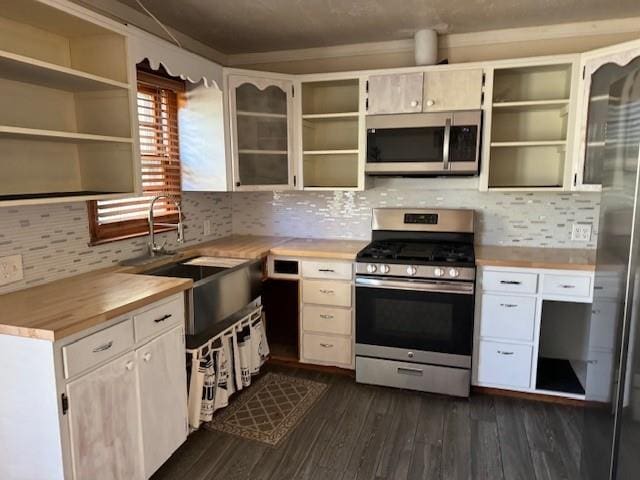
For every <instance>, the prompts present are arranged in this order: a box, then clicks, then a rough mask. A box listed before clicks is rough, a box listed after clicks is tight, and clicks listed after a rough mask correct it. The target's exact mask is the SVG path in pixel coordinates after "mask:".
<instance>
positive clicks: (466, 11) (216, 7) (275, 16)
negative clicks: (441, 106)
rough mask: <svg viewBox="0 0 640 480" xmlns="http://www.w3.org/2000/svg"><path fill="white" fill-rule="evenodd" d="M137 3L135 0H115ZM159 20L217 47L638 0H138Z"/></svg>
mask: <svg viewBox="0 0 640 480" xmlns="http://www.w3.org/2000/svg"><path fill="white" fill-rule="evenodd" d="M120 1H122V2H123V3H125V4H127V5H129V6H131V7H134V8H136V9H138V10H140V7H139V5H137V2H136V0H120ZM141 1H142V2H143V4H144V5H145V6H146V7H147V8H148V9H149V10H150V11H151V12H152V13H154V14H155V15H156V16H157V17H158V18H159V19H160V20H161V21H162V22H164V23H166V24H167V25H169V26H171V27H173V28H175V29H177V30H179V31H181V32H183V33H185V34H187V35H189V36H191V37H193V38H196V39H198V40H200V41H201V42H203V43H205V44H207V45H209V46H211V47H213V48H216V49H218V50H220V51H222V52H224V53H229V54H233V53H249V52H264V51H272V50H288V49H294V48H309V47H321V46H330V45H342V44H349V43H361V42H375V41H386V40H399V39H405V38H409V37H411V36H412V35H413V33H414V32H415V30H417V29H420V28H428V27H435V28H436V29H438V30H439V31H440V32H447V33H466V32H478V31H483V30H494V29H500V28H512V27H525V26H535V25H546V24H555V23H566V22H579V21H587V20H602V19H607V18H623V17H631V16H640V0H141Z"/></svg>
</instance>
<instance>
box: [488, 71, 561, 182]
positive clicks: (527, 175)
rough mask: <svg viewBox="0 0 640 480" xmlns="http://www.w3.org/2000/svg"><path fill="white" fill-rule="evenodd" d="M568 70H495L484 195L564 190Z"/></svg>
mask: <svg viewBox="0 0 640 480" xmlns="http://www.w3.org/2000/svg"><path fill="white" fill-rule="evenodd" d="M571 71H572V66H571V65H570V64H558V65H541V66H533V67H515V68H502V69H496V70H495V72H494V80H493V103H492V116H491V118H492V120H491V144H490V149H489V152H490V153H489V155H490V162H489V185H488V186H489V188H490V189H519V188H525V189H559V188H562V187H563V184H564V172H565V157H566V147H567V135H568V109H569V103H570V98H571V75H572V74H571Z"/></svg>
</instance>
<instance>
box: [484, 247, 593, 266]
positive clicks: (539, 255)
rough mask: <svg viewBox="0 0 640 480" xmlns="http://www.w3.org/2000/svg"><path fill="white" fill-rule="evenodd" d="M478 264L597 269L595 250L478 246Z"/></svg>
mask: <svg viewBox="0 0 640 480" xmlns="http://www.w3.org/2000/svg"><path fill="white" fill-rule="evenodd" d="M475 253H476V265H478V266H485V267H486V266H491V267H518V268H550V269H557V270H584V271H589V272H591V271H595V269H596V252H595V250H582V249H572V248H536V247H502V246H489V245H476V246H475Z"/></svg>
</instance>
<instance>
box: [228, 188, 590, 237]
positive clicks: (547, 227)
mask: <svg viewBox="0 0 640 480" xmlns="http://www.w3.org/2000/svg"><path fill="white" fill-rule="evenodd" d="M415 185H416V183H415V182H408V185H407V186H404V185H403V184H402V183H401V182H398V183H397V184H395V185H393V186H383V187H375V188H372V189H368V190H366V191H364V192H339V191H335V192H333V191H330V192H276V193H272V192H265V193H234V194H233V197H232V202H233V231H234V233H239V234H254V235H256V234H257V235H290V236H297V237H322V238H353V239H365V240H366V239H369V238H370V232H371V209H372V208H375V207H441V208H472V209H475V210H476V212H477V215H478V219H477V225H476V243H481V244H485V245H520V246H537V247H558V248H595V247H596V244H597V228H598V227H597V223H598V216H599V200H600V195H599V194H597V193H494V192H490V193H487V192H478V191H477V190H475V189H459V190H455V189H454V190H432V189H426V188H419V187H416V186H415ZM574 222H578V223H580V222H587V223H592V224H593V234H592V237H591V241H590V242H588V243H585V242H573V241H572V240H571V228H572V224H573V223H574Z"/></svg>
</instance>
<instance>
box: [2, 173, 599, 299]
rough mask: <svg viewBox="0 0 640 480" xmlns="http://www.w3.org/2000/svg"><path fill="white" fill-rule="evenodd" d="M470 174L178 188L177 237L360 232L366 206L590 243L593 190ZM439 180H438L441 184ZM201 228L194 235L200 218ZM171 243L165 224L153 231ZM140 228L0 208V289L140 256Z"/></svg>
mask: <svg viewBox="0 0 640 480" xmlns="http://www.w3.org/2000/svg"><path fill="white" fill-rule="evenodd" d="M476 185H477V184H476V183H474V182H473V181H472V180H460V181H455V180H444V179H436V180H435V181H433V180H431V181H430V180H410V179H396V180H390V181H380V180H378V181H377V182H376V183H375V184H374V185H373V187H372V188H369V189H367V190H366V191H364V192H340V191H335V192H334V191H327V192H275V193H274V192H256V193H233V194H231V193H185V194H184V200H183V206H184V212H185V224H186V238H187V245H189V244H195V243H199V242H202V241H206V240H211V239H214V238H218V237H222V236H225V235H230V234H231V233H237V234H249V235H285V236H296V237H318V238H354V239H365V240H366V239H368V238H369V237H370V230H371V209H372V208H374V207H444V208H446V207H450V208H473V209H475V210H476V211H477V214H478V220H477V226H476V231H477V233H476V242H477V243H482V244H487V245H521V246H541V247H560V248H595V247H596V243H597V231H598V225H597V222H598V215H599V199H600V196H599V194H595V193H484V192H478V191H477V186H476ZM445 187H446V188H445ZM205 220H210V221H211V235H209V236H206V237H205V235H204V231H203V227H204V221H205ZM574 222H587V223H592V224H593V235H592V238H591V241H590V242H588V243H584V242H572V241H571V225H572V224H573V223H574ZM159 236H160V241H164V239H167V240H168V245H169V246H170V247H171V248H173V247H175V246H176V245H175V233H174V232H169V233H165V234H160V235H159ZM146 241H147V239H146V237H141V238H136V239H131V240H124V241H119V242H113V243H107V244H104V245H99V246H94V247H91V246H88V242H89V229H88V224H87V212H86V205H85V204H84V203H69V204H52V205H49V206H32V207H20V208H2V209H0V257H2V256H5V255H14V254H22V256H23V265H24V277H25V278H24V280H23V281H21V282H16V283H13V284H10V285H7V286H4V287H0V294H2V293H7V292H10V291H14V290H19V289H21V288H26V287H29V286H33V285H38V284H41V283H45V282H49V281H52V280H56V279H59V278H63V277H68V276H71V275H75V274H79V273H83V272H87V271H90V270H95V269H99V268H104V267H108V266H111V265H114V264H116V263H118V262H120V261H121V260H124V259H127V258H131V257H135V256H139V255H142V254H143V253H144V252H145V249H146Z"/></svg>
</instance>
